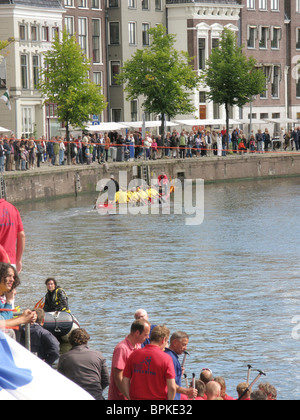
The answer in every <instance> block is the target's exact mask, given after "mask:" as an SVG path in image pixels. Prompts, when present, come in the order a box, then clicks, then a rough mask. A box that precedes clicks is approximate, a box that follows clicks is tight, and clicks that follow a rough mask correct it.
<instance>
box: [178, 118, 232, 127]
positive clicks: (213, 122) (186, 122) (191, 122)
mask: <svg viewBox="0 0 300 420" xmlns="http://www.w3.org/2000/svg"><path fill="white" fill-rule="evenodd" d="M176 122H177V123H179V124H181V125H189V126H192V127H193V126H194V125H204V126H205V125H225V124H226V119H216V120H214V119H213V118H211V119H206V120H196V119H195V120H177V121H176ZM229 124H230V125H235V124H240V123H239V121H238V120H229Z"/></svg>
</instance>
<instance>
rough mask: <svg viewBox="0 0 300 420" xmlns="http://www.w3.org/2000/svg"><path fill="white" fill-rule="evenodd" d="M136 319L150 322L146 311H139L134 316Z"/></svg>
mask: <svg viewBox="0 0 300 420" xmlns="http://www.w3.org/2000/svg"><path fill="white" fill-rule="evenodd" d="M134 318H135V319H145V320H146V321H148V319H149V316H148V314H147V312H146V311H145V309H138V310H137V311H136V313H135V314H134Z"/></svg>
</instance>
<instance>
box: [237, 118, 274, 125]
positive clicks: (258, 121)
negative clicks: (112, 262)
mask: <svg viewBox="0 0 300 420" xmlns="http://www.w3.org/2000/svg"><path fill="white" fill-rule="evenodd" d="M238 124H252V125H254V124H257V125H261V124H269V121H266V120H259V119H256V118H253V119H252V121H250V119H249V118H245V119H244V120H238Z"/></svg>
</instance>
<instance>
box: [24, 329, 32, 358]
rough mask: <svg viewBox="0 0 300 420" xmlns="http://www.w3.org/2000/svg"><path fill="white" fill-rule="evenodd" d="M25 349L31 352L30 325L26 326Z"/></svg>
mask: <svg viewBox="0 0 300 420" xmlns="http://www.w3.org/2000/svg"><path fill="white" fill-rule="evenodd" d="M25 347H26V349H27V350H28V351H30V352H31V338H30V324H26V325H25Z"/></svg>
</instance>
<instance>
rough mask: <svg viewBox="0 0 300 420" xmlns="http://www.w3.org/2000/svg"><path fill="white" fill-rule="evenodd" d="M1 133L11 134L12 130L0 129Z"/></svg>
mask: <svg viewBox="0 0 300 420" xmlns="http://www.w3.org/2000/svg"><path fill="white" fill-rule="evenodd" d="M0 133H11V130H8V129H7V128H4V127H0Z"/></svg>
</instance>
